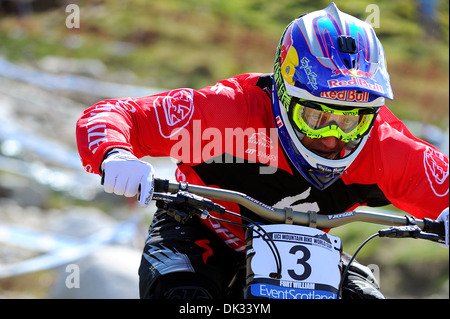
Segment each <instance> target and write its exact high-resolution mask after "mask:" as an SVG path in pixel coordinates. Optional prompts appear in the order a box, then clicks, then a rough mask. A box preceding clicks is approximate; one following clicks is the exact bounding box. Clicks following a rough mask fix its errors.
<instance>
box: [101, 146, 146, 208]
mask: <svg viewBox="0 0 450 319" xmlns="http://www.w3.org/2000/svg"><path fill="white" fill-rule="evenodd" d="M101 168H102V174H103V175H102V184H103V188H104V190H105V192H107V193H114V194H117V195H124V196H126V197H133V196H134V195H136V194H138V193H140V195H139V198H138V200H139V204H140V206H141V207H147V206H148V204H149V203H150V201H151V199H152V196H153V189H154V185H153V172H154V170H153V166H152V165H151V164H149V163H147V162H144V161H141V160H139V159H138V158H137V157H136V156H134V155H133V154H132V153H131V152H129V151H127V150H124V149H116V150H114V151H113V152H112V153H111V154H109V155H108V156H107V157H106V159H105V160H104V161H103V163H102V166H101Z"/></svg>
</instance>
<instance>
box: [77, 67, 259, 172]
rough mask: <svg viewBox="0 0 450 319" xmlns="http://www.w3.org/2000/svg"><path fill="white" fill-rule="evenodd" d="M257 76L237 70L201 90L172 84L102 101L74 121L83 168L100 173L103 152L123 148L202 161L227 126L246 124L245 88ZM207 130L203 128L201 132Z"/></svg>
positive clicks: (136, 153)
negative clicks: (153, 92) (148, 92)
mask: <svg viewBox="0 0 450 319" xmlns="http://www.w3.org/2000/svg"><path fill="white" fill-rule="evenodd" d="M254 78H256V75H253V76H251V75H249V74H247V75H240V76H236V77H233V78H230V79H226V80H222V81H219V82H217V83H216V84H215V85H214V86H209V87H206V88H203V89H200V90H193V89H188V88H184V89H176V90H172V91H168V92H164V93H161V94H156V95H152V96H146V97H139V98H121V99H109V100H103V101H100V102H98V103H96V104H95V105H93V106H91V107H89V108H87V109H86V110H85V111H84V112H83V114H82V115H81V117H80V118H79V119H78V121H77V125H76V137H77V146H78V151H79V154H80V157H81V161H82V164H83V166H84V168H85V170H86V171H88V172H91V173H97V174H99V173H100V172H99V167H100V165H101V162H102V160H103V157H104V155H105V153H106V152H107V151H108V150H109V149H111V148H115V147H118V148H124V149H127V150H129V151H131V152H132V153H133V154H135V155H136V156H137V157H143V156H146V155H149V156H172V157H174V158H176V159H178V160H181V161H184V162H190V163H195V162H200V161H201V160H202V150H203V147H204V146H205V144H207V143H208V141H209V140H211V139H212V138H214V137H215V136H218V135H220V134H222V133H223V132H224V130H225V128H226V127H246V126H247V124H248V121H249V112H250V111H249V109H248V104H247V98H246V95H245V90H244V87H245V85H246V83H247V82H248V81H256V80H255V79H254ZM205 131H206V133H205Z"/></svg>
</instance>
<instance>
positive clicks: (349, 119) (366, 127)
mask: <svg viewBox="0 0 450 319" xmlns="http://www.w3.org/2000/svg"><path fill="white" fill-rule="evenodd" d="M289 109H290V110H292V113H291V119H292V120H293V122H294V123H295V127H296V128H297V129H298V130H299V131H300V132H301V133H303V134H305V135H306V136H308V137H310V138H323V137H328V136H334V137H336V138H338V139H340V140H342V141H344V142H350V141H354V140H356V139H358V138H360V137H361V136H363V135H365V134H367V133H368V132H369V131H370V128H371V126H372V123H373V121H374V119H375V117H376V114H377V111H378V108H377V107H368V108H348V107H342V106H334V105H326V104H321V103H317V102H312V101H307V100H302V99H297V98H293V99H292V101H291V107H290V108H289Z"/></svg>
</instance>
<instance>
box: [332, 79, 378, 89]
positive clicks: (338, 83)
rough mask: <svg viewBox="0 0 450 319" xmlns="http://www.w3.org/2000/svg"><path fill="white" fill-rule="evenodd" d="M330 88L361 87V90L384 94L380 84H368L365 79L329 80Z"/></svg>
mask: <svg viewBox="0 0 450 319" xmlns="http://www.w3.org/2000/svg"><path fill="white" fill-rule="evenodd" d="M327 83H328V87H329V88H330V89H334V88H342V87H346V86H359V87H361V88H367V89H370V90H373V91H377V92H380V93H384V90H383V87H382V86H381V85H379V84H372V83H369V82H367V81H366V80H364V79H361V78H357V77H355V78H353V79H351V80H328V81H327Z"/></svg>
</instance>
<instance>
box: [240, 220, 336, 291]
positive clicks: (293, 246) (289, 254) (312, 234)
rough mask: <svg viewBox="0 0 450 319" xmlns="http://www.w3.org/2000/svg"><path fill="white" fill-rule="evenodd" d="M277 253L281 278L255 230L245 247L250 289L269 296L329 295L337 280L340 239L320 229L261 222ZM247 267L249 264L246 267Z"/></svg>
mask: <svg viewBox="0 0 450 319" xmlns="http://www.w3.org/2000/svg"><path fill="white" fill-rule="evenodd" d="M261 227H263V228H264V229H265V230H266V232H267V233H269V235H270V237H271V238H272V240H273V241H274V242H275V244H276V246H277V248H278V251H279V252H280V255H281V260H282V268H281V276H282V277H281V279H274V278H272V277H271V276H270V274H271V273H276V272H277V267H276V262H275V257H274V256H273V253H272V251H271V250H270V248H269V246H268V245H267V243H266V242H265V241H264V240H263V239H262V238H261V237H260V236H259V235H257V234H256V233H255V232H253V238H252V241H251V242H250V243H249V244H250V246H248V247H247V248H248V249H247V258H248V259H247V263H250V275H254V277H251V276H250V278H251V279H252V280H251V281H250V283H249V284H250V287H249V288H250V292H251V294H252V295H253V296H255V297H265V298H271V299H325V298H327V299H333V298H336V296H337V291H338V287H339V281H340V275H341V273H340V269H339V262H340V254H341V240H340V238H339V237H336V236H332V235H329V234H327V233H325V232H323V231H321V230H318V229H315V228H310V227H303V226H297V225H287V224H281V225H265V226H261ZM247 268H249V267H247Z"/></svg>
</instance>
